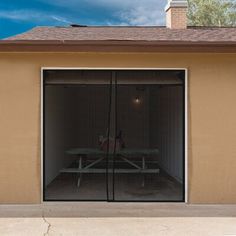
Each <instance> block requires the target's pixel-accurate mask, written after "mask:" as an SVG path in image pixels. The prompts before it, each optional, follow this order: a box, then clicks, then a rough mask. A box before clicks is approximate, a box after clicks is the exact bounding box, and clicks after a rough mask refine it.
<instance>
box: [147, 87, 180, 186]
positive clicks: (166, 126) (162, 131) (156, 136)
mask: <svg viewBox="0 0 236 236" xmlns="http://www.w3.org/2000/svg"><path fill="white" fill-rule="evenodd" d="M151 96H152V97H153V99H151V100H150V103H151V106H150V107H151V111H150V124H151V127H152V129H151V134H150V143H151V146H152V147H158V149H159V150H160V154H159V165H160V166H161V167H162V168H163V169H164V170H165V171H166V172H167V173H168V174H170V175H171V176H172V177H174V178H175V179H177V180H178V181H179V182H182V181H183V151H184V150H183V142H184V137H183V131H184V130H183V109H184V104H183V88H182V87H160V88H158V87H156V88H153V89H152V90H151Z"/></svg>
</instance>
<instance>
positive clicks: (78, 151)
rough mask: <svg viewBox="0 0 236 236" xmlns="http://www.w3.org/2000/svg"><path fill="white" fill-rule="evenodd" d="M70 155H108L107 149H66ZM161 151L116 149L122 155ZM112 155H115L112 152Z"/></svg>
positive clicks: (153, 153) (140, 154)
mask: <svg viewBox="0 0 236 236" xmlns="http://www.w3.org/2000/svg"><path fill="white" fill-rule="evenodd" d="M66 153H67V154H69V155H94V156H100V155H106V152H105V151H102V150H100V149H97V148H72V149H69V150H67V151H66ZM158 153H159V150H158V149H152V148H149V149H147V148H130V149H129V148H124V149H120V150H117V151H116V154H117V155H122V156H147V155H157V154H158ZM111 155H113V154H112V153H111Z"/></svg>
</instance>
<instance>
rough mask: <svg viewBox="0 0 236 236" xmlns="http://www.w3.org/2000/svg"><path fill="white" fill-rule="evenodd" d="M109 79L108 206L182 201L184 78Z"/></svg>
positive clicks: (143, 74) (138, 75) (140, 74)
mask: <svg viewBox="0 0 236 236" xmlns="http://www.w3.org/2000/svg"><path fill="white" fill-rule="evenodd" d="M114 73H115V74H113V83H114V84H115V89H114V90H113V93H114V95H113V98H114V100H115V102H114V103H113V106H114V108H113V113H114V114H113V116H112V119H111V120H112V122H114V126H113V129H114V135H113V137H115V140H116V142H115V147H114V155H113V157H112V158H113V161H114V163H113V198H112V200H113V201H176V202H178V201H184V184H183V183H184V86H183V85H184V74H183V72H181V71H169V72H168V71H129V70H124V71H122V70H121V71H116V72H114Z"/></svg>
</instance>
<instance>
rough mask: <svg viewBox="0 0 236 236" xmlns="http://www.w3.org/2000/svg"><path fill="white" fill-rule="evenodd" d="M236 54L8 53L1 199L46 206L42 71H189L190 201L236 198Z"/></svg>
mask: <svg viewBox="0 0 236 236" xmlns="http://www.w3.org/2000/svg"><path fill="white" fill-rule="evenodd" d="M235 63H236V55H235V54H204V55H203V54H155V53H153V54H132V53H129V54H111V53H110V54H102V53H94V54H92V53H87V54H86V53H81V54H79V53H68V54H66V53H64V54H61V53H54V54H49V53H48V54H47V53H44V54H41V53H11V54H10V53H1V54H0V70H1V76H0V114H1V115H0V130H1V132H0V140H1V142H0V163H1V164H0V203H40V201H41V198H40V197H41V194H40V191H41V189H40V188H41V180H40V179H41V177H40V171H41V164H40V160H41V158H40V155H41V154H40V119H41V114H40V105H41V101H40V98H41V96H40V92H41V91H40V90H41V88H40V68H41V67H137V68H139V67H157V68H172V67H175V68H179V67H181V68H188V70H189V88H188V92H189V114H188V116H189V140H188V142H189V146H188V151H189V156H188V160H189V163H188V173H189V184H188V191H189V202H190V203H236V171H235V169H236V145H235V142H236V135H235V134H236V119H235V118H236V109H235V105H234V101H235V100H236V93H235V90H236V79H235V78H236V67H235Z"/></svg>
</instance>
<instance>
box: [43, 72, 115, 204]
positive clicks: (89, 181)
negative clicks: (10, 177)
mask: <svg viewBox="0 0 236 236" xmlns="http://www.w3.org/2000/svg"><path fill="white" fill-rule="evenodd" d="M111 80H112V72H111V71H103V70H90V71H89V70H48V71H44V200H46V201H55V200H56V201H90V200H91V201H107V199H108V197H109V196H108V193H109V192H108V177H109V176H108V174H109V173H108V164H109V163H108V151H107V146H108V137H109V135H110V134H109V130H110V129H109V124H110V110H111V104H110V103H111Z"/></svg>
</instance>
